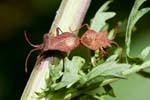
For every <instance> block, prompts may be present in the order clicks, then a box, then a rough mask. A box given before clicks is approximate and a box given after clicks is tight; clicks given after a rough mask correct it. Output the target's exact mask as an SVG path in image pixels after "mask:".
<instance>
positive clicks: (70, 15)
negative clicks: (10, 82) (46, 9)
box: [21, 0, 91, 100]
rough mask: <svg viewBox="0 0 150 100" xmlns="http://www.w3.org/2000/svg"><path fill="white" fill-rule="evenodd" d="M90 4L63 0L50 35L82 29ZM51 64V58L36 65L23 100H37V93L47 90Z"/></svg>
mask: <svg viewBox="0 0 150 100" xmlns="http://www.w3.org/2000/svg"><path fill="white" fill-rule="evenodd" d="M90 2H91V0H62V3H61V5H60V7H59V9H58V11H57V13H56V17H55V19H54V21H53V24H52V26H51V29H50V31H49V33H51V34H53V35H56V28H57V27H59V28H61V30H62V31H68V32H69V31H70V30H69V28H71V29H72V30H75V29H77V28H78V27H80V26H81V23H82V21H83V19H84V17H85V14H86V12H87V9H88V7H89V5H90ZM49 64H50V58H46V59H43V60H42V61H41V63H40V64H35V67H34V69H33V71H32V73H31V75H30V78H29V80H28V82H27V85H26V87H25V89H24V92H23V94H22V97H21V100H36V99H37V95H36V94H35V92H41V91H42V89H44V88H46V81H45V79H46V78H47V76H48V71H49V69H48V66H49ZM42 100H44V99H42Z"/></svg>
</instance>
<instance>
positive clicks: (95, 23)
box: [90, 1, 116, 32]
mask: <svg viewBox="0 0 150 100" xmlns="http://www.w3.org/2000/svg"><path fill="white" fill-rule="evenodd" d="M111 2H112V1H107V2H106V3H105V4H104V5H103V6H102V7H100V8H99V10H98V11H97V12H96V14H95V16H94V18H93V19H92V21H91V24H90V28H91V29H93V30H95V31H96V32H100V31H101V30H102V28H103V27H104V26H105V25H106V20H108V19H110V18H112V17H114V16H115V15H116V13H115V12H104V11H105V10H107V9H108V5H109V4H110V3H111Z"/></svg>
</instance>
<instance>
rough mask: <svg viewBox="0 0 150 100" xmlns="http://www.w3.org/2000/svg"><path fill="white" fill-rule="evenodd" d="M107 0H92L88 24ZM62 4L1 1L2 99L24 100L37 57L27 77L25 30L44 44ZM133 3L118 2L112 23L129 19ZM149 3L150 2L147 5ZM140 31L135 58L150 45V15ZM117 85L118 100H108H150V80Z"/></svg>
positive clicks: (108, 99)
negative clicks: (43, 41)
mask: <svg viewBox="0 0 150 100" xmlns="http://www.w3.org/2000/svg"><path fill="white" fill-rule="evenodd" d="M105 1H106V0H92V3H91V6H90V8H89V10H88V12H87V15H86V18H85V20H84V23H85V22H86V23H87V22H88V23H89V21H90V19H91V18H92V17H93V16H94V14H95V12H96V11H97V10H98V8H99V7H100V6H101V5H102V4H103V3H104V2H105ZM60 2H61V0H1V1H0V48H1V49H0V100H19V99H20V97H21V94H22V92H23V90H24V87H25V85H26V82H27V80H28V78H29V76H30V73H31V71H32V68H33V66H34V63H35V60H36V55H37V53H34V54H33V55H32V56H31V57H30V59H29V65H28V67H29V68H28V70H29V71H28V73H27V74H26V73H25V72H24V62H25V58H26V55H27V54H28V52H29V50H30V49H31V47H30V46H29V45H28V44H27V43H26V41H25V39H24V35H23V31H24V30H26V31H27V33H28V36H29V38H30V40H31V41H32V42H33V43H34V44H40V43H41V42H42V38H43V34H44V33H46V32H48V31H49V28H50V26H51V24H52V21H53V19H54V17H55V14H56V10H57V9H58V7H59V5H60ZM133 3H134V0H114V2H113V3H112V4H111V5H110V11H115V12H117V16H115V17H114V18H113V19H111V20H110V21H109V22H110V23H111V26H115V25H116V23H117V22H118V21H119V20H121V21H123V20H125V19H127V18H128V15H129V13H130V10H131V8H132V5H133ZM149 4H150V3H149V2H147V3H146V4H145V5H146V6H148V5H149ZM145 5H144V6H145ZM136 28H137V31H136V32H135V33H134V34H133V38H132V45H131V46H132V54H133V55H137V54H138V53H140V51H141V50H142V49H143V48H144V47H146V46H147V45H150V13H148V14H146V15H145V16H144V17H143V18H142V19H140V21H139V22H138V23H137V24H136ZM120 36H121V35H120ZM117 38H119V39H118V41H119V40H123V41H124V37H117ZM120 43H122V44H123V43H124V42H122V41H120ZM113 86H114V90H115V93H116V96H117V97H116V98H112V97H106V100H150V95H149V94H150V79H146V78H143V77H141V76H139V75H132V76H130V77H129V79H127V80H121V81H118V82H115V83H113Z"/></svg>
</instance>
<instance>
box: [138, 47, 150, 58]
mask: <svg viewBox="0 0 150 100" xmlns="http://www.w3.org/2000/svg"><path fill="white" fill-rule="evenodd" d="M148 55H150V46H148V47H146V48H145V49H144V50H143V51H142V52H141V54H140V58H141V59H143V60H145V59H146V57H147V56H148Z"/></svg>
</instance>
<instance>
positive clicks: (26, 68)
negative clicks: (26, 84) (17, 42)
mask: <svg viewBox="0 0 150 100" xmlns="http://www.w3.org/2000/svg"><path fill="white" fill-rule="evenodd" d="M36 50H39V49H38V48H35V49H32V50H30V52H29V53H28V55H27V57H26V61H25V72H26V73H27V71H28V67H27V65H28V59H29V57H30V55H31V53H32V52H34V51H36Z"/></svg>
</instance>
